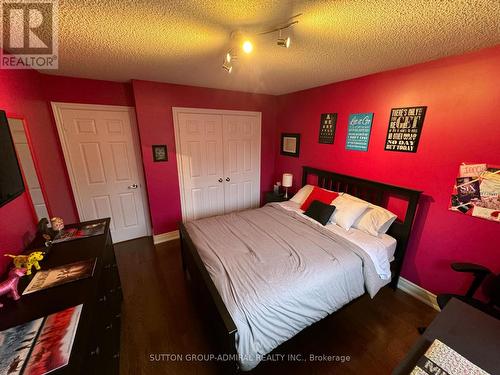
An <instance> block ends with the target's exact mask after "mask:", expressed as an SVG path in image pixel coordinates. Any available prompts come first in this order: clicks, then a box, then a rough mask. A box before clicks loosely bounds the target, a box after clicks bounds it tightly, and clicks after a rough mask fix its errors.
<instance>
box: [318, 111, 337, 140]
mask: <svg viewBox="0 0 500 375" xmlns="http://www.w3.org/2000/svg"><path fill="white" fill-rule="evenodd" d="M336 126H337V114H336V113H322V114H321V118H320V123H319V143H325V144H330V145H331V144H333V141H334V139H335V127H336Z"/></svg>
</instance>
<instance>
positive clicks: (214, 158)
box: [174, 113, 225, 220]
mask: <svg viewBox="0 0 500 375" xmlns="http://www.w3.org/2000/svg"><path fill="white" fill-rule="evenodd" d="M174 116H175V114H174ZM176 121H177V134H176V139H177V144H178V149H177V154H178V160H179V159H180V160H179V161H180V163H179V169H181V170H180V174H181V176H182V184H181V189H182V191H181V193H182V208H183V219H184V220H195V219H199V218H202V217H206V216H213V215H219V214H223V213H224V182H225V181H224V180H223V174H224V162H223V156H222V155H223V145H222V115H219V114H207V113H200V114H198V113H177V119H176Z"/></svg>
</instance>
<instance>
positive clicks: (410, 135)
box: [385, 107, 427, 152]
mask: <svg viewBox="0 0 500 375" xmlns="http://www.w3.org/2000/svg"><path fill="white" fill-rule="evenodd" d="M426 111H427V107H406V108H393V109H391V118H390V120H389V128H388V129H387V137H386V139H385V150H386V151H400V152H417V148H418V142H419V140H420V134H421V133H422V125H423V124H424V118H425V112H426Z"/></svg>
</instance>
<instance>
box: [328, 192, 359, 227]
mask: <svg viewBox="0 0 500 375" xmlns="http://www.w3.org/2000/svg"><path fill="white" fill-rule="evenodd" d="M331 204H332V205H334V206H335V211H333V214H332V217H331V218H330V221H331V222H333V223H335V224H337V225H338V226H340V227H342V228H344V229H345V230H349V229H350V228H351V226H352V225H353V224H354V222H355V221H356V220H357V219H358V218H359V217H360V216H361V215H362V214H363V212H365V211H366V209H367V208H368V203H365V202H356V201H354V200H352V199H349V198H345V197H344V196H343V195H340V196H338V197H337V198H335V199H334V200H333V201H332V203H331Z"/></svg>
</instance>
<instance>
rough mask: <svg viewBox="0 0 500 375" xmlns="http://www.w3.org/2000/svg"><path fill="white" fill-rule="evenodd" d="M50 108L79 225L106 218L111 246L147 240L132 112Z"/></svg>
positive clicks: (67, 106) (66, 106) (59, 105)
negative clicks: (56, 121) (53, 115)
mask: <svg viewBox="0 0 500 375" xmlns="http://www.w3.org/2000/svg"><path fill="white" fill-rule="evenodd" d="M53 106H54V112H55V115H56V119H57V120H58V128H59V130H60V131H61V130H62V138H63V139H64V141H63V149H64V151H65V158H66V164H67V165H68V169H69V172H70V176H71V180H72V185H73V191H74V193H75V199H76V201H77V206H78V213H79V215H80V220H82V221H85V220H93V219H98V218H103V217H110V218H111V227H110V228H111V234H112V237H113V241H114V242H120V241H125V240H129V239H132V238H137V237H141V236H147V235H149V213H148V211H147V200H146V195H145V190H144V189H145V185H144V181H143V179H144V178H143V171H142V165H141V162H140V160H141V159H140V153H139V143H138V134H137V128H136V123H135V113H134V111H133V109H131V108H127V107H111V106H85V105H82V106H81V107H84V108H79V106H78V105H74V104H64V103H54V104H53ZM87 108H88V109H87Z"/></svg>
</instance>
